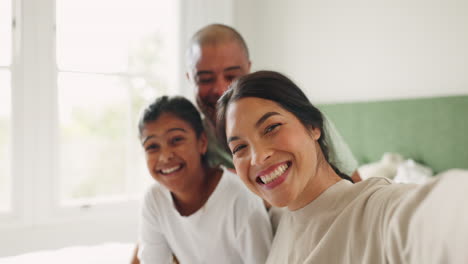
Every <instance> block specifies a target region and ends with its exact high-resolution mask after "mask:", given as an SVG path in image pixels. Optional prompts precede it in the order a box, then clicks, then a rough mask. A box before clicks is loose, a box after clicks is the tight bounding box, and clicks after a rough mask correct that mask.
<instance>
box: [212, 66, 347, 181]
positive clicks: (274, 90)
mask: <svg viewBox="0 0 468 264" xmlns="http://www.w3.org/2000/svg"><path fill="white" fill-rule="evenodd" d="M245 97H256V98H262V99H266V100H270V101H273V102H275V103H277V104H279V105H280V106H281V107H282V108H284V109H285V110H287V111H288V112H290V113H292V114H293V115H294V116H296V117H297V119H299V121H300V122H301V123H302V125H304V127H306V128H319V129H320V131H321V136H320V138H319V139H318V143H319V145H320V149H321V150H322V153H323V156H324V158H325V160H326V161H327V162H328V163H330V162H329V161H328V160H329V159H328V146H327V141H326V139H325V134H324V129H323V115H322V113H321V112H320V110H318V109H317V108H316V107H315V106H313V105H312V104H311V103H310V101H309V99H307V96H306V95H305V94H304V93H303V92H302V90H301V89H300V88H299V87H298V86H297V85H296V84H294V83H293V82H292V81H291V80H290V79H288V78H287V77H286V76H284V75H282V74H280V73H277V72H273V71H258V72H254V73H251V74H248V75H245V76H243V77H241V78H239V79H237V80H236V81H234V82H233V83H232V84H231V86H230V87H229V89H228V91H227V92H226V93H224V95H223V96H222V97H221V98H220V99H219V100H218V104H217V107H216V109H217V122H216V125H217V132H218V137H219V138H220V139H221V141H222V142H223V144H224V145H225V146H226V147H227V139H226V110H227V107H228V105H229V104H230V103H233V102H235V101H237V100H239V99H241V98H245ZM330 165H331V167H332V168H333V170H335V172H336V173H337V174H338V175H339V176H340V177H341V178H343V179H346V180H349V181H351V182H352V180H351V178H350V177H349V176H348V175H346V174H344V173H342V172H341V171H339V170H338V168H336V166H334V165H333V164H331V163H330Z"/></svg>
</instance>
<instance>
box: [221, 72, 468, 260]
mask: <svg viewBox="0 0 468 264" xmlns="http://www.w3.org/2000/svg"><path fill="white" fill-rule="evenodd" d="M217 124H218V132H219V134H220V137H222V138H223V139H224V141H225V143H226V144H227V146H228V147H229V149H230V150H231V152H232V155H233V163H234V166H235V168H236V171H237V173H238V175H239V176H240V178H241V179H242V181H243V182H244V184H245V185H246V186H247V187H249V189H250V190H252V191H253V192H255V193H256V194H257V195H259V196H260V197H262V198H264V199H265V200H267V201H268V202H269V203H271V204H273V205H274V206H280V207H286V206H287V207H288V209H289V210H287V211H286V212H285V213H284V214H283V215H282V217H281V220H280V223H279V226H278V228H277V231H276V234H275V238H274V241H273V245H272V248H271V251H270V254H269V256H268V259H267V262H266V263H465V262H466V260H467V259H468V253H467V252H466V250H465V249H464V247H463V246H460V245H466V244H468V205H467V204H466V203H459V202H458V201H460V200H464V199H466V198H467V194H466V186H467V185H468V172H467V171H459V170H455V171H451V172H448V173H446V174H444V175H441V176H440V177H438V178H436V179H435V180H433V181H431V182H429V183H427V184H425V185H399V184H393V183H392V182H391V181H390V180H388V179H386V178H373V179H369V180H366V181H362V182H359V183H356V184H353V183H352V181H347V180H349V177H348V176H346V175H344V174H342V173H341V172H340V171H339V170H338V168H336V167H335V166H333V165H332V164H331V163H329V162H328V157H327V148H326V147H327V141H326V140H331V141H332V140H333V138H329V139H325V138H324V135H325V133H324V128H323V117H322V114H321V112H320V111H319V110H318V109H317V108H315V107H314V106H313V105H312V104H311V103H310V101H309V100H308V99H307V97H306V96H305V95H304V93H303V92H302V91H301V89H300V88H299V87H297V86H296V85H295V84H294V83H293V82H292V81H291V80H289V79H288V78H286V77H285V76H283V75H281V74H279V73H276V72H269V71H261V72H256V73H252V74H249V75H246V76H244V77H241V78H239V79H238V80H237V81H235V82H234V83H233V84H232V85H231V88H230V90H228V91H227V92H226V93H225V94H224V95H223V97H221V99H220V100H219V101H218V120H217ZM345 179H346V180H345ZM337 252H338V253H337Z"/></svg>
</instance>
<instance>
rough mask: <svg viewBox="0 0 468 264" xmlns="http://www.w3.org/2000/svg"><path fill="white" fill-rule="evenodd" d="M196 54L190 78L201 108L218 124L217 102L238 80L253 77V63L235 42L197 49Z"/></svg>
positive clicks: (189, 74)
mask: <svg viewBox="0 0 468 264" xmlns="http://www.w3.org/2000/svg"><path fill="white" fill-rule="evenodd" d="M193 54H194V56H193V58H192V59H193V60H194V61H193V65H194V67H193V69H192V71H191V72H190V73H188V78H189V79H190V81H192V82H193V84H194V87H195V92H196V100H197V104H198V107H199V108H200V110H201V111H202V112H203V114H204V115H205V116H206V117H208V118H210V120H211V121H213V122H214V121H215V116H216V102H217V101H218V99H219V97H221V95H222V94H223V93H224V92H225V91H226V90H227V89H228V87H229V84H231V82H232V81H233V80H234V79H236V78H238V77H240V76H243V75H246V74H247V73H249V71H250V61H249V60H248V58H247V57H246V55H245V53H244V51H243V50H242V48H241V47H240V45H239V44H238V43H237V42H235V41H231V42H226V43H220V44H216V45H205V46H203V47H195V50H194V52H193Z"/></svg>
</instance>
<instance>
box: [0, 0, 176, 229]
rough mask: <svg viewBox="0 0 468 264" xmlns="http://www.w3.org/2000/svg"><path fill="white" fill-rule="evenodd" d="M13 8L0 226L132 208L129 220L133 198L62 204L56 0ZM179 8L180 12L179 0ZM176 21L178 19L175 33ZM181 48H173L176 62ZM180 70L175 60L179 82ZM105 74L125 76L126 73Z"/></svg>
mask: <svg viewBox="0 0 468 264" xmlns="http://www.w3.org/2000/svg"><path fill="white" fill-rule="evenodd" d="M12 9H13V10H12V42H13V43H12V58H11V66H10V67H9V69H10V73H11V101H12V102H11V105H12V111H11V131H12V133H11V135H12V138H11V141H12V142H11V144H10V146H11V157H12V158H11V178H12V181H11V188H12V189H11V207H10V211H7V212H4V213H3V212H2V213H0V230H1V229H2V228H12V227H21V226H31V225H36V224H38V225H42V224H52V223H64V222H70V221H72V222H79V221H83V220H86V219H109V220H110V219H113V220H115V218H116V217H117V218H122V212H132V213H133V215H131V216H128V217H124V219H125V218H127V219H126V220H129V219H130V218H131V219H132V221H133V218H135V217H137V214H138V213H137V209H138V208H139V202H138V199H137V197H130V198H129V199H125V198H122V199H110V200H106V201H99V200H96V201H90V202H89V201H86V202H84V203H77V204H72V205H61V201H60V197H59V193H60V192H59V187H60V186H59V181H60V177H59V176H60V175H59V162H58V161H59V155H60V150H59V148H60V145H59V144H60V138H59V136H60V131H59V116H58V87H57V82H58V74H59V69H58V67H57V64H56V31H55V28H56V21H55V0H43V1H40V2H38V1H28V0H12ZM178 10H179V14H180V11H181V10H180V4H179V7H178ZM181 26H182V23H179V25H178V27H179V32H182V30H181ZM180 35H181V34H179V37H180ZM179 40H180V38H179ZM179 42H182V41H179ZM184 48H185V47H184V45H180V47H179V48H178V50H179V54H178V56H177V58H176V59H177V61H178V62H181V57H183V56H181V51H182V50H183V49H184ZM63 72H69V71H63ZM183 72H184V70H183V67H182V66H181V64H180V63H179V64H178V75H179V76H181V79H179V80H178V81H177V82H178V85H179V87H180V86H181V85H180V84H181V80H182V79H183V78H182V76H183ZM110 75H113V76H119V77H125V78H126V77H128V75H126V73H112V74H110ZM179 90H180V91H181V90H182V89H180V88H179ZM135 140H136V139H135Z"/></svg>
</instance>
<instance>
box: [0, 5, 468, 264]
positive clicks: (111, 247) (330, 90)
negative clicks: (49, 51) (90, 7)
mask: <svg viewBox="0 0 468 264" xmlns="http://www.w3.org/2000/svg"><path fill="white" fill-rule="evenodd" d="M2 1H6V0H0V3H1V2H2ZM11 1H12V2H14V3H16V4H14V5H12V6H13V7H15V8H16V9H17V10H15V12H16V13H15V14H21V12H23V14H29V17H28V18H27V19H28V21H29V23H33V24H34V23H35V22H34V21H36V22H37V21H42V20H41V19H39V18H38V20H34V19H33V18H32V17H34V16H37V17H40V16H52V18H50V20H53V11H51V10H53V8H54V1H53V0H47V1H44V3H46V4H45V5H44V7H41V8H39V9H37V10H39V11H37V13H35V12H36V11H35V10H36V7H35V6H34V4H30V3H29V4H28V3H27V2H28V1H25V0H22V1H20V0H18V1H17V0H11ZM178 3H179V6H178V7H177V8H178V9H177V12H178V14H177V16H178V17H180V21H178V23H179V24H178V28H177V30H178V32H177V33H178V36H177V38H178V39H179V42H180V43H178V44H177V47H176V53H177V55H174V58H176V60H177V63H178V66H177V67H178V68H177V70H176V73H177V76H178V77H177V78H178V79H177V80H176V81H174V83H175V84H174V85H177V86H180V88H179V89H178V91H177V93H180V94H184V95H187V96H192V91H191V87H189V85H188V84H187V82H186V80H185V79H184V76H185V75H184V70H185V69H184V63H183V60H184V55H183V54H184V52H185V44H186V42H187V40H188V38H189V37H190V36H191V35H192V34H193V32H195V31H196V30H197V29H198V28H200V27H202V26H204V25H206V24H209V23H215V22H216V23H225V24H228V25H232V26H234V27H235V28H237V29H238V30H239V31H240V33H241V34H243V35H244V37H245V39H246V41H247V44H248V45H249V48H250V53H251V60H252V70H260V69H268V70H276V71H280V72H283V73H285V74H286V75H288V76H290V77H291V78H292V79H293V80H295V81H296V82H297V83H298V84H299V85H300V86H301V87H303V88H305V89H306V93H307V94H308V96H309V98H311V100H312V102H313V103H315V104H317V105H319V107H320V109H322V110H323V111H324V112H325V113H326V114H327V116H329V117H330V119H331V120H333V122H334V124H335V125H336V127H337V128H338V130H339V131H340V133H341V134H342V136H343V137H344V139H345V140H346V142H347V143H348V145H349V146H350V148H351V150H352V151H353V153H354V155H355V156H356V158H357V159H358V161H359V164H360V165H361V166H362V165H366V164H371V163H374V162H378V161H379V160H380V159H381V158H382V156H383V155H384V154H385V153H396V154H399V155H401V156H402V157H403V159H404V160H407V159H411V160H414V161H416V162H417V163H418V164H421V165H424V166H426V167H428V168H430V169H431V171H432V172H431V174H433V175H437V174H438V173H440V172H443V171H446V170H450V169H454V168H458V169H468V137H467V136H466V134H467V133H466V131H468V122H467V116H468V75H467V74H466V61H468V48H467V47H468V3H465V2H462V1H458V0H445V1H443V0H430V1H424V2H423V1H418V0H396V1H395V0H384V1H379V2H378V3H376V2H375V1H372V0H364V1H359V3H354V4H351V3H350V2H348V1H344V0H339V1H313V2H311V1H306V0H293V1H280V0H273V1H271V0H255V1H250V0H223V1H216V0H196V1H178ZM0 8H1V6H0ZM21 8H23V10H21V12H20V11H19V10H20V9H21ZM45 8H50V9H51V10H45ZM259 14H261V15H259ZM21 18H22V17H21V15H19V16H18V17H17V18H16V19H21ZM46 20H48V19H46ZM33 24H30V25H29V26H30V28H28V29H27V30H28V31H34V30H38V31H40V30H41V29H42V28H43V26H42V25H38V26H37V28H36V29H34V28H35V26H32V25H33ZM0 32H1V31H0ZM39 34H40V32H38V33H36V35H34V36H35V37H37V36H39ZM47 34H49V33H47ZM50 34H51V35H53V33H50ZM23 37H24V36H23ZM25 38H26V39H28V40H34V39H35V38H34V37H28V36H27V35H26V36H25ZM0 40H1V39H0ZM42 44H44V42H42ZM52 57H53V56H52ZM2 67H3V66H2V65H0V71H1V70H4V69H8V68H7V67H6V66H5V67H3V68H2ZM25 67H27V66H25ZM31 67H32V66H31ZM36 67H37V65H36ZM46 74H48V73H47V72H46ZM0 77H1V76H0ZM38 78H39V77H38ZM0 81H1V80H0ZM25 82H26V83H27V80H26V81H25ZM0 84H1V82H0ZM13 87H14V86H13ZM0 88H1V87H0ZM36 93H37V94H35V95H37V96H38V95H39V92H36ZM16 95H17V96H18V95H23V94H22V93H21V92H20V93H18V92H17V93H16ZM54 99H55V98H48V99H45V100H44V101H42V104H39V105H40V106H44V105H48V104H47V102H52V100H54ZM0 100H1V99H0ZM28 100H31V101H32V100H33V99H31V98H29V99H28ZM13 102H18V99H16V101H13ZM44 102H45V103H44ZM14 109H15V108H14ZM21 114H22V113H21ZM24 122H28V119H26V120H25V121H24ZM47 122H52V121H46V123H47ZM21 127H22V126H19V128H21ZM45 131H46V132H48V130H45ZM39 132H40V133H42V134H44V130H42V132H41V131H39ZM26 133H27V132H26ZM20 135H23V134H20ZM26 135H33V134H32V133H29V134H26ZM51 135H56V133H51ZM46 138H47V137H46ZM32 141H33V139H31V138H29V139H26V140H25V142H26V143H24V142H23V143H20V144H27V143H28V142H32ZM13 142H18V139H15V141H13ZM47 143H48V141H47V140H46V141H45V142H44V143H42V145H41V143H39V145H38V147H37V148H38V149H45V148H47ZM40 147H42V148H40ZM34 153H41V152H40V151H36V152H34ZM44 153H45V154H50V155H51V156H53V155H56V152H53V151H45V152H44ZM12 157H14V158H15V159H16V160H13V161H11V163H12V164H14V165H16V166H19V167H20V168H19V169H13V170H12V171H14V172H22V171H23V170H25V171H29V172H31V171H30V170H33V169H34V168H36V169H38V170H43V166H41V165H37V164H35V165H34V164H33V165H31V166H32V167H31V168H30V169H28V168H27V165H25V164H23V163H22V161H21V160H19V159H21V158H22V157H18V155H12ZM31 159H33V157H29V160H31ZM40 159H42V160H45V161H46V163H47V164H49V163H52V159H51V158H50V159H49V158H47V157H45V158H44V157H40ZM23 166H24V167H23ZM34 166H36V167H34ZM43 174H47V171H45V172H44V173H43ZM13 175H14V174H13ZM47 177H48V176H46V177H45V178H44V180H41V182H39V183H38V184H37V186H39V188H40V186H43V185H47V184H48V183H47V180H49V179H50V178H47ZM26 179H27V178H26ZM25 181H26V180H21V179H20V180H17V181H16V184H21V183H24V184H25V186H24V187H23V186H22V187H20V188H16V189H15V190H20V191H21V192H24V193H21V195H19V196H15V197H22V198H19V200H18V198H15V199H16V200H15V203H14V204H15V206H18V205H19V208H16V209H15V210H16V211H15V213H14V214H9V215H8V214H6V215H3V214H2V212H0V263H2V264H3V263H5V264H7V263H8V264H18V263H31V260H33V259H34V260H35V261H36V262H37V261H38V260H40V261H39V263H42V262H41V261H48V262H49V263H63V262H64V261H66V263H117V264H118V263H129V260H130V258H131V255H132V251H133V248H134V245H135V242H136V240H137V225H138V219H137V214H138V213H137V210H138V203H137V201H136V200H135V199H133V200H131V201H130V200H129V201H122V203H118V204H111V205H109V204H106V203H102V204H101V203H97V204H96V205H94V204H92V205H91V206H89V207H86V205H84V206H82V207H79V208H78V209H77V208H75V209H76V210H75V209H73V210H68V209H66V210H63V211H60V210H59V211H58V210H56V208H55V207H53V206H49V205H45V206H40V207H39V208H35V209H32V207H21V206H22V205H23V204H26V201H23V200H22V199H30V200H34V197H36V196H34V195H39V196H41V195H42V194H40V193H39V191H38V190H37V189H34V188H33V187H32V186H30V185H28V183H26V182H25ZM29 184H31V183H29ZM51 184H55V183H53V182H52V183H51ZM37 186H36V187H37ZM47 190H51V189H50V188H49V189H47ZM38 193H39V194H38ZM44 195H45V196H47V195H49V194H47V195H46V194H44ZM47 199H48V198H47ZM47 199H46V200H47ZM47 201H48V200H47ZM25 208H26V209H25ZM28 210H31V211H28ZM73 261H75V262H73Z"/></svg>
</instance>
